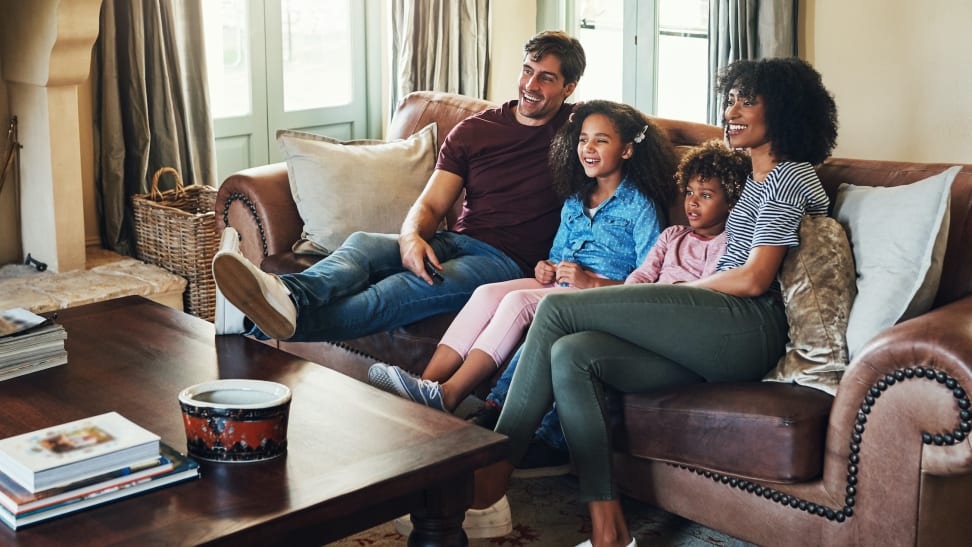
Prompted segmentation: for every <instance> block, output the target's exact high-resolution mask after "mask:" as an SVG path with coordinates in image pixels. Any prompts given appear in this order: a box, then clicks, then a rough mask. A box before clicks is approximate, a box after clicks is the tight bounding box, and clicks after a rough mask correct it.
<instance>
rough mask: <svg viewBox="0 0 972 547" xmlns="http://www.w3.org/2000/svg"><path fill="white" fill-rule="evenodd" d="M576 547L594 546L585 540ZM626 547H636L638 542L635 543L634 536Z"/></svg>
mask: <svg viewBox="0 0 972 547" xmlns="http://www.w3.org/2000/svg"><path fill="white" fill-rule="evenodd" d="M577 547H594V545H593V544H592V543H591V540H587V541H582V542H580V543H578V544H577ZM627 547H638V542H637V541H635V538H634V536H632V537H631V543H629V544H628V545H627Z"/></svg>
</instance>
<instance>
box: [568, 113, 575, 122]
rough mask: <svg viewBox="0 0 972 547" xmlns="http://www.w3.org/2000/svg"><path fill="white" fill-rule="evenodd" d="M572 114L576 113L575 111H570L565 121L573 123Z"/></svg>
mask: <svg viewBox="0 0 972 547" xmlns="http://www.w3.org/2000/svg"><path fill="white" fill-rule="evenodd" d="M574 114H576V112H571V113H570V116H567V123H574Z"/></svg>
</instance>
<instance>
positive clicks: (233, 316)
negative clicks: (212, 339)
mask: <svg viewBox="0 0 972 547" xmlns="http://www.w3.org/2000/svg"><path fill="white" fill-rule="evenodd" d="M244 319H246V316H245V315H243V312H241V311H240V309H239V308H237V307H236V306H234V305H233V303H232V302H230V301H229V300H227V299H226V297H225V296H223V292H222V291H220V290H219V289H216V318H215V320H214V321H213V323H214V324H215V325H216V334H243V333H244V332H246V329H245V328H244V326H243V320H244Z"/></svg>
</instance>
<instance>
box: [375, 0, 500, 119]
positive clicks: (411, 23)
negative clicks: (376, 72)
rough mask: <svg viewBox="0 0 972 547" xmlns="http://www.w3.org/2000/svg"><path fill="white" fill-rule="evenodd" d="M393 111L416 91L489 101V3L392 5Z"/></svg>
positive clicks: (395, 0) (442, 0) (402, 0)
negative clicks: (454, 94)
mask: <svg viewBox="0 0 972 547" xmlns="http://www.w3.org/2000/svg"><path fill="white" fill-rule="evenodd" d="M391 33H392V39H391V45H392V51H391V63H390V64H391V71H392V74H391V86H390V88H391V103H390V105H391V109H392V111H394V110H395V106H396V105H397V104H398V101H399V100H400V99H401V98H402V97H404V96H405V95H407V94H409V93H411V92H412V91H447V92H451V93H460V94H462V95H469V96H472V97H477V98H480V99H482V98H485V97H486V84H487V82H486V73H487V70H488V64H489V34H490V33H489V0H392V15H391Z"/></svg>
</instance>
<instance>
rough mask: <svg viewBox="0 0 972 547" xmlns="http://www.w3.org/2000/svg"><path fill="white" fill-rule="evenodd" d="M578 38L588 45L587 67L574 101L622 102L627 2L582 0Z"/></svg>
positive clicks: (580, 0) (579, 6)
mask: <svg viewBox="0 0 972 547" xmlns="http://www.w3.org/2000/svg"><path fill="white" fill-rule="evenodd" d="M576 7H577V21H578V23H577V26H578V30H577V39H578V40H579V41H580V43H581V45H583V46H584V53H585V55H586V56H587V68H586V69H584V76H583V77H582V78H581V81H580V83H579V84H578V85H577V91H576V92H575V93H574V96H573V97H571V100H573V101H585V100H592V99H605V100H609V101H618V102H620V101H621V94H622V83H623V82H622V75H623V74H624V69H623V67H622V66H621V65H622V60H623V56H622V55H621V53H620V52H621V50H622V49H623V47H624V2H623V0H578V2H577V4H576Z"/></svg>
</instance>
